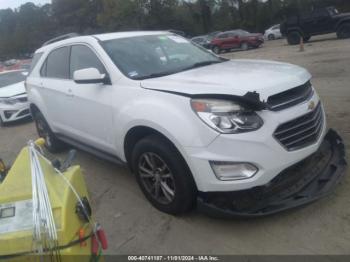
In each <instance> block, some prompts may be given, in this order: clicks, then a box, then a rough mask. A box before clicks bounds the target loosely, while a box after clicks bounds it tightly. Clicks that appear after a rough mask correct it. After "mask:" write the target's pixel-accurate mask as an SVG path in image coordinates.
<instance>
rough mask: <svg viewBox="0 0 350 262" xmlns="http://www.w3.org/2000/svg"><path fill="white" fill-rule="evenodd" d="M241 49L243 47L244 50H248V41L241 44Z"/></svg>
mask: <svg viewBox="0 0 350 262" xmlns="http://www.w3.org/2000/svg"><path fill="white" fill-rule="evenodd" d="M241 49H242V50H243V51H247V50H248V49H249V45H248V43H242V44H241Z"/></svg>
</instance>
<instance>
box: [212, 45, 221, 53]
mask: <svg viewBox="0 0 350 262" xmlns="http://www.w3.org/2000/svg"><path fill="white" fill-rule="evenodd" d="M213 52H214V53H215V54H220V52H221V49H220V47H218V46H214V47H213Z"/></svg>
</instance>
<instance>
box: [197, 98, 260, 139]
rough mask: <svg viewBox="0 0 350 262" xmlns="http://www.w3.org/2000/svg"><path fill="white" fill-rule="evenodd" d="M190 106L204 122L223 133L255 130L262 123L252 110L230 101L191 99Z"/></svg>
mask: <svg viewBox="0 0 350 262" xmlns="http://www.w3.org/2000/svg"><path fill="white" fill-rule="evenodd" d="M191 106H192V109H193V110H194V111H195V112H196V113H197V115H198V116H199V117H200V118H201V119H202V120H203V121H204V123H206V124H207V125H208V126H210V127H211V128H213V129H215V130H217V131H219V132H220V133H224V134H238V133H245V132H251V131H255V130H257V129H259V128H260V127H261V126H262V125H263V123H264V122H263V120H262V119H261V118H260V117H259V116H258V115H257V114H256V113H255V112H254V111H252V110H248V109H246V108H244V107H242V106H241V105H239V104H237V103H235V102H232V101H226V100H218V99H192V100H191Z"/></svg>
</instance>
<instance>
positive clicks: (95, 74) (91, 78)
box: [73, 67, 111, 85]
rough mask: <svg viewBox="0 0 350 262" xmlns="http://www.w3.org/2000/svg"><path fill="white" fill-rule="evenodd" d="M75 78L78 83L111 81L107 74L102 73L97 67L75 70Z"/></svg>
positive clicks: (106, 82) (104, 82)
mask: <svg viewBox="0 0 350 262" xmlns="http://www.w3.org/2000/svg"><path fill="white" fill-rule="evenodd" d="M73 80H74V82H76V83H77V84H105V85H108V84H110V83H111V80H110V78H109V77H108V75H106V74H101V73H100V72H99V71H98V70H97V69H96V68H92V67H91V68H85V69H80V70H77V71H74V73H73Z"/></svg>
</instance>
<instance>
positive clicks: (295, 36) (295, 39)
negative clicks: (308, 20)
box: [287, 31, 301, 45]
mask: <svg viewBox="0 0 350 262" xmlns="http://www.w3.org/2000/svg"><path fill="white" fill-rule="evenodd" d="M300 39H301V35H300V33H299V32H298V31H292V32H289V33H288V35H287V41H288V44H290V45H297V44H299V43H300Z"/></svg>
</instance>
